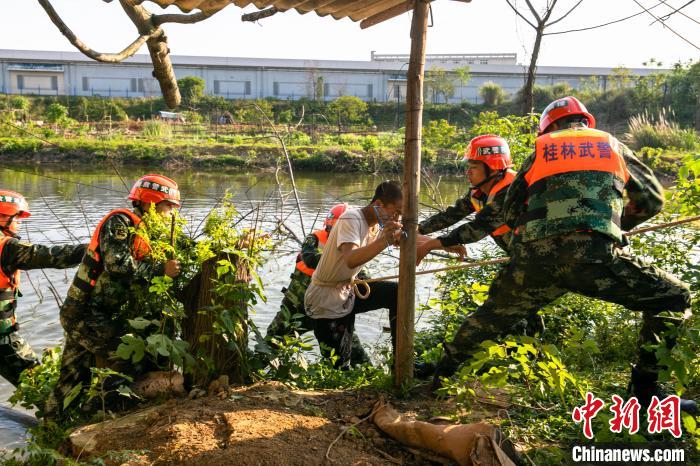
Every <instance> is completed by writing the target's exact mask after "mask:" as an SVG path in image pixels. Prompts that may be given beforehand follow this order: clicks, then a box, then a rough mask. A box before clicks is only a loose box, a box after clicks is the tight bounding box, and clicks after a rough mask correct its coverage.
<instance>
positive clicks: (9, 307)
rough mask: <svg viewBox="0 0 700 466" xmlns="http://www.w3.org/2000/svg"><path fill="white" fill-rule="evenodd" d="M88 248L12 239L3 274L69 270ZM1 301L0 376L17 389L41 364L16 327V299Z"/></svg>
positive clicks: (4, 254)
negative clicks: (27, 372) (28, 371)
mask: <svg viewBox="0 0 700 466" xmlns="http://www.w3.org/2000/svg"><path fill="white" fill-rule="evenodd" d="M85 246H86V245H84V244H81V245H67V246H52V247H48V246H42V245H39V244H30V243H24V242H21V241H20V240H19V239H16V238H10V239H9V240H7V243H5V246H4V247H3V249H2V256H1V257H0V264H2V271H3V272H4V273H5V275H7V276H8V277H10V276H12V275H14V274H15V272H16V271H17V270H33V269H43V268H56V269H65V268H68V267H73V266H76V265H78V263H80V259H81V257H83V253H84V252H85ZM19 296H21V294H20V293H19V292H17V294H16V296H15V298H13V299H7V300H3V301H0V314H3V318H2V319H0V375H1V376H2V377H4V378H5V379H6V380H7V381H8V382H10V383H11V384H12V385H14V386H17V384H18V383H19V375H20V373H21V372H22V371H23V370H24V369H28V368H30V367H34V366H36V365H37V364H39V360H38V358H37V356H36V354H34V351H33V350H32V348H31V346H29V344H28V343H27V342H26V341H25V340H24V339H23V338H22V336H21V335H20V334H19V332H18V330H19V324H17V323H14V322H15V317H14V312H15V308H16V306H17V301H16V298H17V297H19Z"/></svg>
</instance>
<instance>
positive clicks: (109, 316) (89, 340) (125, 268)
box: [46, 214, 164, 417]
mask: <svg viewBox="0 0 700 466" xmlns="http://www.w3.org/2000/svg"><path fill="white" fill-rule="evenodd" d="M133 226H134V225H133V222H132V220H131V219H130V218H128V217H127V216H125V215H124V214H114V215H111V216H110V217H109V218H108V219H107V220H106V221H105V223H104V225H103V226H102V229H101V231H100V235H99V251H100V255H101V261H102V272H101V273H100V275H99V277H98V278H97V279H96V280H95V285H94V288H93V289H92V291H91V292H89V293H85V291H83V290H81V289H80V287H79V286H77V283H78V282H79V276H78V275H79V274H80V273H81V269H78V274H76V278H75V279H74V280H73V284H72V285H71V287H70V288H69V290H68V296H67V297H66V300H65V302H64V303H63V306H62V307H61V314H60V317H61V325H62V326H63V329H64V330H65V334H66V341H65V345H64V348H63V355H62V359H61V374H60V376H59V380H58V384H57V386H56V389H55V390H54V392H53V396H52V397H50V398H49V401H48V403H47V408H46V412H47V416H48V417H56V416H58V415H59V414H60V412H61V411H62V410H63V402H64V399H65V398H66V396H67V395H68V394H69V393H70V392H71V390H72V389H73V387H75V386H77V385H79V384H82V386H83V387H87V386H88V385H89V384H90V378H91V373H90V368H91V367H106V366H108V367H110V368H112V369H114V370H116V371H118V372H122V373H125V374H127V375H136V374H139V373H143V372H145V371H147V370H150V369H155V368H150V367H148V368H147V367H141V366H139V365H138V364H137V365H135V364H131V363H130V362H129V361H120V360H119V361H111V360H109V359H110V356H111V353H112V352H113V351H115V350H116V349H117V346H119V343H120V342H121V340H120V338H121V336H122V335H124V334H126V333H128V332H129V331H130V327H129V325H128V322H127V318H133V317H135V316H136V315H137V314H138V313H139V311H138V310H135V309H136V306H137V303H136V300H135V299H134V297H135V295H136V293H137V292H139V291H142V290H143V288H145V287H147V286H148V283H150V281H151V279H152V278H153V277H155V276H158V275H163V272H164V266H163V264H161V263H154V262H152V261H150V260H149V259H148V257H146V258H144V259H143V260H140V261H139V260H136V259H135V258H134V251H133V244H134V236H135V235H134V234H133V233H132V232H131V231H130V229H131V228H133ZM86 256H87V254H86ZM83 263H85V259H83ZM81 267H82V266H81ZM144 361H145V359H144ZM144 364H146V363H145V362H144Z"/></svg>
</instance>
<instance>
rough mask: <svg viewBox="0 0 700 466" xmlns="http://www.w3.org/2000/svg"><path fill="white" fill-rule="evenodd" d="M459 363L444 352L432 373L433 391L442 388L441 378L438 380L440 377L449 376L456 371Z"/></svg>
mask: <svg viewBox="0 0 700 466" xmlns="http://www.w3.org/2000/svg"><path fill="white" fill-rule="evenodd" d="M459 364H460V363H459V361H457V360H456V359H454V358H453V357H452V356H450V355H449V354H447V353H445V355H444V356H443V357H442V359H441V360H440V362H439V363H438V365H437V368H436V369H435V373H434V374H433V383H432V385H431V389H432V391H433V393H434V392H437V391H438V390H439V389H441V388H442V380H440V378H441V377H451V376H452V375H453V374H454V373H455V372H457V369H459Z"/></svg>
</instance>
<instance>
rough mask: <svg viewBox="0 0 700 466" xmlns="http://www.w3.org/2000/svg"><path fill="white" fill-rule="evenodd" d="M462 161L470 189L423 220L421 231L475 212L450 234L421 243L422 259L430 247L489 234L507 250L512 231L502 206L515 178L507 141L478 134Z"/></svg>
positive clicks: (453, 244) (433, 229)
mask: <svg viewBox="0 0 700 466" xmlns="http://www.w3.org/2000/svg"><path fill="white" fill-rule="evenodd" d="M463 162H464V163H466V166H467V172H466V176H467V179H468V180H469V184H470V185H471V188H470V189H469V192H468V193H467V195H466V196H464V197H463V198H460V199H458V200H457V202H455V205H454V206H453V207H448V208H447V209H446V210H444V211H443V212H438V213H437V214H435V215H433V216H431V217H430V218H428V219H426V220H424V221H422V222H421V223H420V225H419V226H418V232H419V233H421V234H424V235H428V234H430V233H434V232H436V231H438V230H442V229H445V228H447V227H450V226H452V225H454V224H455V223H457V222H459V221H461V220H463V219H465V218H466V217H468V216H469V215H471V214H476V215H475V216H474V218H473V219H472V220H470V221H468V222H466V223H464V224H463V225H461V226H459V227H458V228H455V229H454V230H452V231H451V232H450V233H449V234H446V235H443V236H440V237H439V238H435V239H433V240H432V241H427V242H424V243H422V244H420V245H419V247H418V259H419V260H421V259H423V257H425V255H426V254H427V253H428V252H429V251H431V250H434V249H442V248H444V247H450V246H456V245H458V244H468V243H475V242H477V241H479V240H481V239H483V238H485V237H487V236H489V235H490V236H491V237H492V238H493V239H494V241H495V242H496V244H497V245H498V246H500V247H501V249H503V250H504V251H505V252H508V246H509V243H510V238H511V231H510V228H508V227H507V226H505V225H504V224H503V212H502V209H503V200H504V199H505V197H506V191H508V186H510V184H511V183H512V182H513V179H514V178H515V172H514V171H513V170H511V169H510V168H511V167H512V166H513V163H512V161H511V158H510V147H509V146H508V142H507V141H506V140H505V139H503V138H501V137H498V136H495V135H493V134H486V135H483V136H477V137H475V138H474V139H472V140H471V141H470V142H469V147H467V150H466V153H465V154H464V160H463Z"/></svg>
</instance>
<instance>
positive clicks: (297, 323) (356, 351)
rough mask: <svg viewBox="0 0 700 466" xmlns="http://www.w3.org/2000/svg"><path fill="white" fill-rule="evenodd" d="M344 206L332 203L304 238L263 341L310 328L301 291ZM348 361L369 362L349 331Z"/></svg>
mask: <svg viewBox="0 0 700 466" xmlns="http://www.w3.org/2000/svg"><path fill="white" fill-rule="evenodd" d="M347 207H348V206H347V204H338V205H336V206H334V207H333V208H332V209H331V210H330V212H328V215H327V216H326V220H325V221H324V224H323V226H324V228H323V230H318V231H314V232H313V233H311V234H309V235H308V236H307V237H306V238H305V239H304V243H302V245H301V252H300V253H299V254H298V255H297V258H296V266H295V268H294V272H292V275H291V281H290V282H289V286H287V288H283V289H282V293H284V298H282V304H281V305H280V310H279V312H278V313H277V314H276V315H275V317H274V319H272V322H271V323H270V325H269V326H268V327H267V334H266V336H265V339H266V340H268V341H270V340H271V339H273V338H275V339H277V340H282V339H283V338H284V336H285V335H292V334H293V333H294V332H295V331H296V332H297V333H298V334H299V335H302V334H304V333H306V332H308V331H310V330H311V329H312V328H313V327H312V325H313V322H312V320H311V318H310V317H309V316H307V315H306V312H305V311H304V293H306V289H307V288H308V287H309V284H310V283H311V275H313V273H314V270H316V266H318V263H319V261H320V260H321V255H322V254H323V247H324V246H325V244H326V241H327V240H328V235H329V233H330V232H331V230H332V229H333V226H334V225H335V224H336V222H337V221H338V218H340V216H341V215H343V213H344V212H345V210H347ZM351 360H352V361H353V363H356V364H364V363H368V362H370V359H369V356H368V355H367V353H366V352H365V350H364V348H363V347H362V343H360V339H359V338H358V336H357V335H356V334H353V339H352V356H351Z"/></svg>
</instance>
